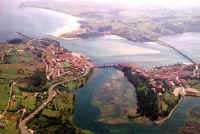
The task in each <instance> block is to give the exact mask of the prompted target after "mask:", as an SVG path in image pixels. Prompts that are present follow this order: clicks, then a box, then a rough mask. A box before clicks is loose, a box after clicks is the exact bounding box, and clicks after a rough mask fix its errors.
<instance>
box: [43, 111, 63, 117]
mask: <svg viewBox="0 0 200 134" xmlns="http://www.w3.org/2000/svg"><path fill="white" fill-rule="evenodd" d="M42 115H43V116H46V117H49V118H58V117H59V116H60V112H59V111H53V110H50V109H44V110H43V111H42Z"/></svg>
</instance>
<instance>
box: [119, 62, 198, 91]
mask: <svg viewBox="0 0 200 134" xmlns="http://www.w3.org/2000/svg"><path fill="white" fill-rule="evenodd" d="M120 67H121V68H125V67H126V68H129V69H131V73H132V75H134V74H137V76H139V77H140V78H143V79H146V80H148V81H149V82H148V87H150V88H151V90H153V91H154V92H155V93H158V94H161V93H163V92H165V90H167V89H175V88H177V87H180V88H181V89H182V90H184V89H185V88H186V89H187V88H188V89H189V84H188V82H187V79H190V78H191V79H192V78H199V65H197V64H190V65H186V64H176V65H171V66H162V67H155V68H152V69H151V70H144V69H142V68H140V67H138V66H136V65H133V64H124V65H120ZM181 92H185V91H181Z"/></svg>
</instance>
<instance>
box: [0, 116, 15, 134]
mask: <svg viewBox="0 0 200 134" xmlns="http://www.w3.org/2000/svg"><path fill="white" fill-rule="evenodd" d="M18 118H19V115H18V114H15V113H7V114H6V115H5V119H4V120H3V121H2V122H3V123H4V125H5V129H0V133H1V134H19V129H18V127H17V120H18Z"/></svg>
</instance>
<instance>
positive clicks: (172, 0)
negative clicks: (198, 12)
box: [55, 0, 200, 8]
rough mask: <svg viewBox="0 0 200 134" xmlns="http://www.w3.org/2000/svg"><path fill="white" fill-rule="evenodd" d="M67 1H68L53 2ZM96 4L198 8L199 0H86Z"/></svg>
mask: <svg viewBox="0 0 200 134" xmlns="http://www.w3.org/2000/svg"><path fill="white" fill-rule="evenodd" d="M55 1H68V0H55ZM88 1H92V2H97V3H111V4H113V3H114V4H127V5H129V6H131V5H146V6H148V5H153V6H164V7H169V8H170V7H171V8H179V7H180V8H182V7H193V6H200V0H88Z"/></svg>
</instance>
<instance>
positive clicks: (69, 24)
mask: <svg viewBox="0 0 200 134" xmlns="http://www.w3.org/2000/svg"><path fill="white" fill-rule="evenodd" d="M60 15H61V16H62V17H63V19H64V20H63V22H65V25H64V26H61V27H59V28H57V29H55V31H54V32H51V33H49V35H52V36H55V37H60V36H61V35H63V34H66V33H71V32H74V31H78V30H79V29H80V23H79V21H80V20H82V19H81V18H78V17H75V16H72V15H68V14H60Z"/></svg>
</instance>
